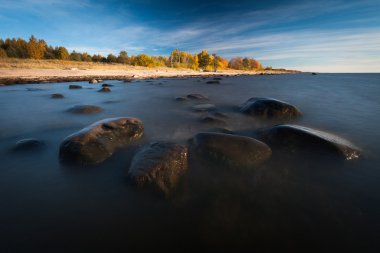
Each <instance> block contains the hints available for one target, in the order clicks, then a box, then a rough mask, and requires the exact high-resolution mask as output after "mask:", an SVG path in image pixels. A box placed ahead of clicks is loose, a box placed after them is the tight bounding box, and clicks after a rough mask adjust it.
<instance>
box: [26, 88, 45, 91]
mask: <svg viewBox="0 0 380 253" xmlns="http://www.w3.org/2000/svg"><path fill="white" fill-rule="evenodd" d="M26 90H27V91H43V90H46V89H44V88H26Z"/></svg>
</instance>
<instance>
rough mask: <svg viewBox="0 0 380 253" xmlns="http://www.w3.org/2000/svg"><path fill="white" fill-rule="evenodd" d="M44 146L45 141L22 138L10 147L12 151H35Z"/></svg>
mask: <svg viewBox="0 0 380 253" xmlns="http://www.w3.org/2000/svg"><path fill="white" fill-rule="evenodd" d="M44 147H45V142H43V141H40V140H38V139H33V138H30V139H23V140H19V141H18V142H16V144H15V145H14V146H13V147H12V149H11V150H12V151H36V150H40V149H42V148H44Z"/></svg>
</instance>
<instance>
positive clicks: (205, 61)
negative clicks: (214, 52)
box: [198, 50, 212, 70]
mask: <svg viewBox="0 0 380 253" xmlns="http://www.w3.org/2000/svg"><path fill="white" fill-rule="evenodd" d="M211 61H212V58H211V56H210V55H209V54H208V52H207V50H203V51H202V52H200V53H199V54H198V62H199V64H198V65H199V68H201V69H204V70H205V69H207V67H209V65H210V64H211Z"/></svg>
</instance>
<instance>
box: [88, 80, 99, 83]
mask: <svg viewBox="0 0 380 253" xmlns="http://www.w3.org/2000/svg"><path fill="white" fill-rule="evenodd" d="M89 83H91V84H97V83H98V80H96V79H92V80H90V81H89Z"/></svg>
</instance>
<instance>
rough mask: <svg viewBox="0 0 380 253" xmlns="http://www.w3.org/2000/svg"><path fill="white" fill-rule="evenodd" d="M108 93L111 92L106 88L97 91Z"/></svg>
mask: <svg viewBox="0 0 380 253" xmlns="http://www.w3.org/2000/svg"><path fill="white" fill-rule="evenodd" d="M110 91H111V89H110V88H108V87H103V88H101V89H100V90H98V92H110Z"/></svg>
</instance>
